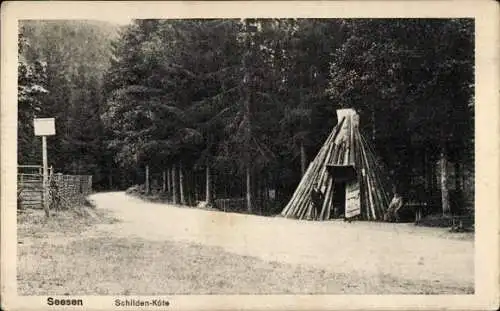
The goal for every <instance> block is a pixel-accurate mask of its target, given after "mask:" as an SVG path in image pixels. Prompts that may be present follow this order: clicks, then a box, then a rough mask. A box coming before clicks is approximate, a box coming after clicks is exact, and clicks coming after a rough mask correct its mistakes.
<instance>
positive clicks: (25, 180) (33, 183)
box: [17, 172, 92, 208]
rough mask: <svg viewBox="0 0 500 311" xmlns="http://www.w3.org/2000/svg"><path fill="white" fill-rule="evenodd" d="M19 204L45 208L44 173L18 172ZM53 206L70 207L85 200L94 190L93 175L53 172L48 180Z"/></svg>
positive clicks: (50, 204) (26, 206)
mask: <svg viewBox="0 0 500 311" xmlns="http://www.w3.org/2000/svg"><path fill="white" fill-rule="evenodd" d="M17 176H18V177H17V185H18V204H19V207H21V208H43V205H42V199H43V180H42V178H43V175H42V174H40V173H37V172H36V173H31V174H25V173H18V175H17ZM48 186H49V191H48V199H47V202H49V206H50V207H51V208H70V207H71V206H73V205H80V204H83V203H84V202H85V197H86V196H88V195H89V194H91V192H92V176H89V175H63V174H51V175H50V176H49V180H48Z"/></svg>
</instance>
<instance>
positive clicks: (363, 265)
mask: <svg viewBox="0 0 500 311" xmlns="http://www.w3.org/2000/svg"><path fill="white" fill-rule="evenodd" d="M90 199H91V200H92V201H93V202H94V203H95V204H96V207H97V208H99V209H106V210H109V211H111V212H112V213H113V215H114V217H116V218H117V219H119V220H120V222H117V223H114V224H107V225H100V226H98V227H97V229H96V230H97V231H99V232H100V233H105V234H109V235H111V236H118V237H141V238H144V239H148V240H154V241H181V242H182V241H183V242H190V243H199V244H202V245H208V246H219V247H222V248H223V249H225V250H226V251H228V252H231V253H235V254H239V255H246V256H253V257H258V258H260V259H263V260H267V261H277V262H282V263H289V264H299V265H306V266H310V267H315V268H321V269H325V270H327V271H332V272H335V273H346V274H355V275H358V276H359V275H361V276H362V277H365V278H373V279H379V278H383V277H390V278H394V279H395V280H396V279H397V280H398V282H401V283H404V282H406V281H408V282H426V283H428V284H429V285H432V284H436V285H438V284H439V285H440V286H450V287H460V288H463V287H468V288H474V242H473V239H471V236H470V235H469V236H467V235H459V234H458V235H457V234H451V233H448V232H447V231H446V229H436V228H421V227H415V226H414V225H412V224H392V223H374V222H352V223H345V222H343V221H328V222H311V221H297V220H291V219H283V218H278V217H276V218H272V217H260V216H251V215H242V214H232V213H223V212H216V211H207V210H199V209H194V208H181V207H176V206H172V205H167V204H159V203H150V202H144V201H142V200H140V199H138V198H135V197H131V196H129V195H126V194H125V193H123V192H108V193H99V194H94V195H92V196H91V197H90Z"/></svg>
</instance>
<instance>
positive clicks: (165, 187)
mask: <svg viewBox="0 0 500 311" xmlns="http://www.w3.org/2000/svg"><path fill="white" fill-rule="evenodd" d="M162 175H163V184H162V187H161V192H163V193H165V192H167V173H166V172H165V170H163V172H162Z"/></svg>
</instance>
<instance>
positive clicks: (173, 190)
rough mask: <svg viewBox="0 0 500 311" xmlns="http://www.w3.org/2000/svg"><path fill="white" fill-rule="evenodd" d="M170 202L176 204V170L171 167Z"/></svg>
mask: <svg viewBox="0 0 500 311" xmlns="http://www.w3.org/2000/svg"><path fill="white" fill-rule="evenodd" d="M172 202H173V203H174V204H177V170H176V167H175V164H174V166H172Z"/></svg>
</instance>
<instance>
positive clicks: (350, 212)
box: [345, 181, 361, 218]
mask: <svg viewBox="0 0 500 311" xmlns="http://www.w3.org/2000/svg"><path fill="white" fill-rule="evenodd" d="M345 189H346V197H345V217H346V218H351V217H354V216H358V215H360V214H361V196H360V192H359V183H358V182H356V181H354V182H351V183H348V184H347V185H346V187H345Z"/></svg>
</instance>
